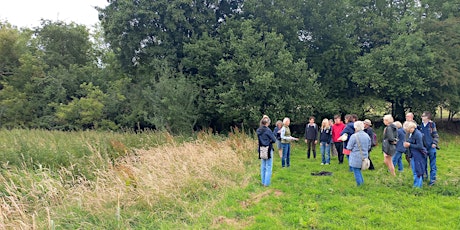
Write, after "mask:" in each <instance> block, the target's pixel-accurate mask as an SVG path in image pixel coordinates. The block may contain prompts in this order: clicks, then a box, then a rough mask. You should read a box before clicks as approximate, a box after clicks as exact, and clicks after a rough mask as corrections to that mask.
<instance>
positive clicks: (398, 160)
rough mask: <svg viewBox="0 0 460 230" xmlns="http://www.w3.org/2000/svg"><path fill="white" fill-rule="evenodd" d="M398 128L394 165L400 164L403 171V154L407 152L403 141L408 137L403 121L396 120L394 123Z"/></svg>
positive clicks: (399, 169)
mask: <svg viewBox="0 0 460 230" xmlns="http://www.w3.org/2000/svg"><path fill="white" fill-rule="evenodd" d="M393 124H394V125H395V126H396V128H398V131H397V132H398V142H397V143H396V153H395V155H393V158H392V160H393V165H394V166H395V167H396V166H398V171H399V172H402V171H403V170H404V165H403V162H402V155H403V153H405V152H406V148H404V146H403V143H404V141H405V139H406V132H405V131H404V129H403V127H402V124H401V122H399V121H395V122H394V123H393Z"/></svg>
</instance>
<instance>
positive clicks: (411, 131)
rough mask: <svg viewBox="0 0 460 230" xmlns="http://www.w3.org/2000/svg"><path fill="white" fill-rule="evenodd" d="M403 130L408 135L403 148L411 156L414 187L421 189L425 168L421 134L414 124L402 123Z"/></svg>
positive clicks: (425, 152)
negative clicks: (407, 149)
mask: <svg viewBox="0 0 460 230" xmlns="http://www.w3.org/2000/svg"><path fill="white" fill-rule="evenodd" d="M403 127H404V130H405V131H406V133H408V135H409V138H408V140H407V141H406V142H404V147H406V148H409V151H410V153H411V155H412V158H411V162H410V165H411V167H412V171H413V173H414V187H416V188H421V187H422V184H423V174H424V173H425V170H426V168H425V167H426V166H425V161H426V154H427V151H426V148H425V147H424V146H423V140H422V133H421V132H420V131H419V130H418V129H417V124H415V122H411V121H406V122H404V125H403Z"/></svg>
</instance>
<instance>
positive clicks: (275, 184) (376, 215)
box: [220, 138, 460, 229]
mask: <svg viewBox="0 0 460 230" xmlns="http://www.w3.org/2000/svg"><path fill="white" fill-rule="evenodd" d="M452 141H455V142H456V143H459V142H458V138H455V140H452ZM451 143H453V142H451ZM458 147H459V145H458V144H457V145H450V146H448V147H446V148H444V149H442V150H441V151H439V152H438V157H437V160H438V164H437V165H438V184H437V185H436V186H433V187H428V186H427V182H425V184H424V187H423V188H422V189H415V188H412V182H413V180H412V171H411V170H410V169H409V168H408V165H407V162H404V166H405V169H404V171H403V172H402V173H398V174H397V176H396V177H392V176H391V175H390V174H389V173H388V172H387V170H386V166H385V165H384V163H383V156H382V154H381V152H380V151H379V149H378V148H377V149H375V150H373V152H372V153H371V158H372V160H373V162H374V164H375V167H376V170H374V171H364V172H363V176H364V180H365V184H364V186H362V187H357V186H356V182H355V180H354V176H353V173H351V172H349V171H348V166H347V165H346V164H343V165H339V164H337V162H338V161H337V157H334V158H333V160H332V164H331V165H320V163H321V160H320V157H319V156H318V157H317V159H316V160H314V159H309V160H307V157H306V153H305V152H306V151H305V146H304V145H302V144H297V145H296V146H295V147H294V151H293V153H292V155H293V156H292V159H291V167H290V168H281V163H280V159H279V157H276V158H275V165H274V169H273V172H274V175H273V178H272V185H271V186H270V187H269V188H264V187H262V186H260V185H259V184H258V183H257V182H258V180H259V175H258V168H257V165H254V171H253V174H254V176H253V180H254V183H251V185H249V186H248V187H246V188H245V189H244V190H243V191H235V192H233V193H231V194H229V195H228V196H227V197H226V199H225V201H224V203H223V204H222V205H220V207H221V209H220V212H222V216H223V217H225V218H224V219H230V220H232V221H228V223H226V222H225V221H224V222H223V223H222V225H223V226H225V228H227V227H228V228H245V229H298V228H307V229H460V189H459V175H460V167H458V165H459V163H460V157H459V156H458V154H456V149H458ZM345 161H346V160H345ZM322 170H325V171H330V172H333V175H332V176H312V175H311V174H310V173H311V172H317V171H322ZM238 223H245V224H242V225H239V224H238Z"/></svg>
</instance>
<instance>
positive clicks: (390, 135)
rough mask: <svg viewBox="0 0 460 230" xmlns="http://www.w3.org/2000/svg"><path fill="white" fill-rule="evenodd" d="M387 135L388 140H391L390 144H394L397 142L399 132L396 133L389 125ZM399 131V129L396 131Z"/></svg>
mask: <svg viewBox="0 0 460 230" xmlns="http://www.w3.org/2000/svg"><path fill="white" fill-rule="evenodd" d="M387 132H388V133H387V137H388V141H389V142H390V144H393V143H396V142H397V138H398V134H397V133H395V130H394V129H393V127H392V126H390V125H389V126H388V127H387ZM396 132H397V131H396ZM395 137H396V138H395Z"/></svg>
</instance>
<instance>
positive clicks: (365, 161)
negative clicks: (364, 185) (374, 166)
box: [356, 136, 371, 170]
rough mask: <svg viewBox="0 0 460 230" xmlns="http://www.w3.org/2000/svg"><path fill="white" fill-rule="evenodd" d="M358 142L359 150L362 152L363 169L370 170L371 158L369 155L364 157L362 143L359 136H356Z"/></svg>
mask: <svg viewBox="0 0 460 230" xmlns="http://www.w3.org/2000/svg"><path fill="white" fill-rule="evenodd" d="M356 142H358V148H359V152H360V153H361V160H362V163H361V170H368V169H369V167H370V165H371V161H370V160H369V158H368V157H366V158H364V154H363V150H362V149H361V143H359V138H358V136H356Z"/></svg>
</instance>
